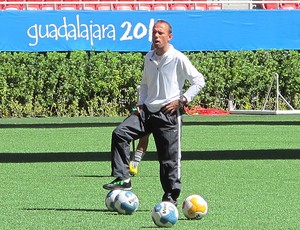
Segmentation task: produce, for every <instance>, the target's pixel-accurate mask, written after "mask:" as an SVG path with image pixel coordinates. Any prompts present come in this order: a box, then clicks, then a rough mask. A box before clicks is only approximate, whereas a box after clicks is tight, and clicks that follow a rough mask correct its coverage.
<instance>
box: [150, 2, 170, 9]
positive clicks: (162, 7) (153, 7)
mask: <svg viewBox="0 0 300 230" xmlns="http://www.w3.org/2000/svg"><path fill="white" fill-rule="evenodd" d="M168 8H169V7H168V4H167V3H166V4H160V3H157V4H156V3H153V5H152V10H168Z"/></svg>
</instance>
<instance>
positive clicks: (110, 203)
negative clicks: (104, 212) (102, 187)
mask: <svg viewBox="0 0 300 230" xmlns="http://www.w3.org/2000/svg"><path fill="white" fill-rule="evenodd" d="M120 192H121V190H112V191H109V193H107V195H106V197H105V205H106V207H107V209H108V210H109V211H117V210H116V209H115V198H116V196H117V195H118V194H119V193H120Z"/></svg>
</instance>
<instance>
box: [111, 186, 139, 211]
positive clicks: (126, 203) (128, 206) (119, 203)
mask: <svg viewBox="0 0 300 230" xmlns="http://www.w3.org/2000/svg"><path fill="white" fill-rule="evenodd" d="M138 207H139V199H138V197H137V196H136V195H135V194H134V193H133V192H131V191H121V192H120V193H119V194H118V195H117V196H116V198H115V209H116V210H117V212H118V213H119V214H126V215H130V214H133V213H134V212H135V211H136V210H137V209H138Z"/></svg>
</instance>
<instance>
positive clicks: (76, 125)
mask: <svg viewBox="0 0 300 230" xmlns="http://www.w3.org/2000/svg"><path fill="white" fill-rule="evenodd" d="M119 124H120V122H105V123H104V122H103V123H101V122H100V123H97V122H90V123H48V124H47V123H40V124H0V128H6V129H10V128H28V129H31V128H42V129H44V128H89V127H116V126H117V125H119ZM183 125H184V126H191V125H212V126H216V125H300V121H286V120H282V121H260V120H256V121H255V120H253V121H230V120H229V121H184V122H183Z"/></svg>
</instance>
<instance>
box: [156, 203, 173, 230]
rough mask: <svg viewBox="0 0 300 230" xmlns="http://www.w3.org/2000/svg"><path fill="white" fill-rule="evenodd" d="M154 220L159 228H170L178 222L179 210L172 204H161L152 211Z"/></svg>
mask: <svg viewBox="0 0 300 230" xmlns="http://www.w3.org/2000/svg"><path fill="white" fill-rule="evenodd" d="M152 220H153V222H154V223H155V224H156V225H157V226H158V227H167V228H170V227H172V226H173V225H174V224H175V223H176V222H177V221H178V209H177V208H176V206H175V205H174V204H173V203H171V202H167V201H163V202H160V203H158V204H156V205H155V206H154V208H153V209H152Z"/></svg>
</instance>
